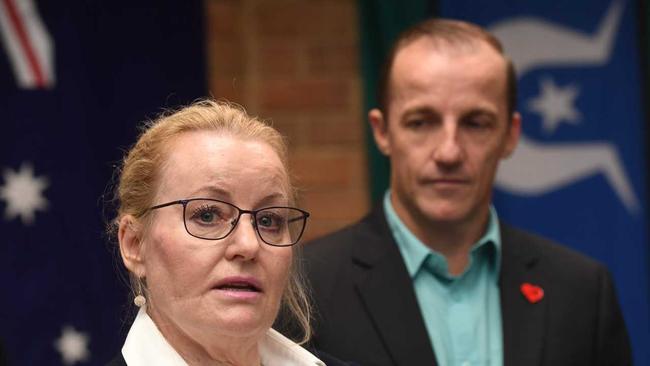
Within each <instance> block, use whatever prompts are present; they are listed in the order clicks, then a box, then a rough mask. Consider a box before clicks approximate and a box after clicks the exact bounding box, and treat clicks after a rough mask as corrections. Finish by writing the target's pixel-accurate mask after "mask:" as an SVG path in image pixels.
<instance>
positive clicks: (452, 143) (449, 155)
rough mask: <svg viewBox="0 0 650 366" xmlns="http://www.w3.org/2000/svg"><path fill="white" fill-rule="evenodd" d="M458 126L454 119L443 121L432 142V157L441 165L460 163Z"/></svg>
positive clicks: (460, 150)
mask: <svg viewBox="0 0 650 366" xmlns="http://www.w3.org/2000/svg"><path fill="white" fill-rule="evenodd" d="M459 137H460V136H459V134H458V126H457V123H456V122H454V121H445V123H444V124H443V126H442V128H441V129H440V131H439V134H438V136H437V141H435V142H434V144H435V147H434V151H433V159H434V160H435V161H436V162H437V163H439V164H442V165H456V164H458V163H460V161H461V160H462V156H463V150H462V148H461V145H460V141H459Z"/></svg>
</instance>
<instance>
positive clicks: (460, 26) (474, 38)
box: [377, 18, 517, 120]
mask: <svg viewBox="0 0 650 366" xmlns="http://www.w3.org/2000/svg"><path fill="white" fill-rule="evenodd" d="M421 38H427V39H430V40H431V41H432V42H433V44H434V46H436V47H437V46H439V47H452V48H461V47H465V46H473V45H475V44H476V43H477V42H485V43H486V44H488V45H489V46H490V47H492V48H493V49H494V50H495V51H497V52H498V53H499V54H500V55H502V56H503V58H504V60H505V61H506V68H507V69H506V82H507V85H506V98H507V100H506V105H507V109H508V117H512V115H513V113H514V112H515V108H516V105H517V75H516V74H515V68H514V65H513V64H512V61H510V59H509V58H508V57H507V56H506V55H505V53H504V52H503V46H502V45H501V42H500V41H499V40H498V39H497V38H496V37H495V36H493V35H492V34H491V33H490V32H488V31H486V30H485V29H483V28H481V27H480V26H478V25H475V24H472V23H468V22H464V21H461V20H454V19H437V18H432V19H427V20H424V21H422V22H420V23H417V24H415V25H413V26H411V27H409V28H407V29H406V30H404V31H403V32H402V33H400V34H399V35H398V36H397V39H396V40H395V43H394V44H393V46H392V48H391V50H390V51H389V53H388V56H387V57H386V61H385V62H384V65H383V68H382V72H381V75H380V79H379V85H378V89H377V98H378V103H379V109H380V110H381V111H382V112H383V113H384V114H387V113H388V104H389V102H390V97H391V96H390V76H391V71H392V68H393V63H394V62H395V57H396V56H397V54H398V53H399V51H400V50H401V49H402V48H404V47H406V46H408V45H409V44H411V43H413V42H415V41H417V40H419V39H421ZM508 120H510V118H508Z"/></svg>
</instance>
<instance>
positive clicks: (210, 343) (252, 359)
mask: <svg viewBox="0 0 650 366" xmlns="http://www.w3.org/2000/svg"><path fill="white" fill-rule="evenodd" d="M147 313H148V314H149V316H150V317H151V319H152V320H153V322H154V324H155V325H156V327H158V330H159V331H160V333H162V335H163V337H165V340H166V341H167V343H169V344H170V345H171V346H172V348H174V350H175V351H176V352H177V353H178V354H179V355H180V356H181V357H182V358H183V360H185V362H187V364H188V365H190V366H193V365H217V366H222V365H223V366H226V365H228V366H231V365H232V366H235V365H236V366H259V365H261V358H260V354H259V348H258V343H259V340H260V338H261V337H263V336H264V334H261V335H260V336H256V337H230V336H227V335H215V334H206V335H205V336H203V337H202V336H200V335H199V336H194V337H192V336H190V335H189V334H188V333H187V332H185V331H183V330H182V329H181V328H180V327H178V326H177V325H176V323H174V322H173V321H171V320H169V319H166V317H165V316H164V315H162V314H161V313H160V312H157V311H155V310H154V309H152V308H148V309H147Z"/></svg>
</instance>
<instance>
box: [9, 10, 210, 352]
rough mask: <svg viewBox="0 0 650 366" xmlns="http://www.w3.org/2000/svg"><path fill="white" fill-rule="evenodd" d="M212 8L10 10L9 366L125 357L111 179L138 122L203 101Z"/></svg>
mask: <svg viewBox="0 0 650 366" xmlns="http://www.w3.org/2000/svg"><path fill="white" fill-rule="evenodd" d="M202 5H203V3H202V2H201V1H199V0H140V1H135V2H131V1H102V2H99V1H82V0H73V1H66V2H64V3H61V2H56V1H55V2H52V1H37V0H2V1H0V36H1V37H0V43H1V45H2V46H1V47H0V121H1V123H0V127H1V128H0V278H2V286H1V288H2V297H1V300H0V345H1V348H2V349H3V353H4V354H5V358H6V360H5V362H6V363H7V364H8V365H103V364H105V363H106V362H107V361H108V360H110V359H111V358H113V356H115V355H116V354H117V353H118V352H119V350H120V348H121V344H122V342H123V339H124V336H125V335H126V331H127V330H128V326H129V324H128V322H129V320H128V319H127V315H128V314H129V312H128V306H127V304H128V299H127V296H126V295H127V288H126V287H125V286H124V285H123V284H122V283H120V281H119V278H120V275H119V273H120V270H121V269H120V267H119V265H118V264H117V263H118V262H117V261H119V259H118V257H117V256H116V253H117V252H116V251H115V248H114V245H115V244H114V243H111V242H109V241H108V240H107V237H106V235H105V234H104V227H105V222H106V220H109V219H110V218H111V215H112V214H113V213H112V212H111V210H110V207H109V208H108V209H105V207H106V206H107V205H108V204H109V202H108V201H109V197H110V185H109V182H110V180H111V177H112V172H113V170H114V165H115V164H117V163H118V162H119V160H120V158H121V156H122V154H123V153H124V151H125V149H127V148H128V146H129V145H130V144H132V143H133V142H134V141H135V137H136V134H137V125H138V122H140V121H142V120H144V119H146V118H152V117H154V116H155V115H156V114H158V113H160V112H161V111H162V109H163V108H173V107H177V106H178V105H180V104H186V103H188V102H190V101H192V100H193V99H195V98H198V97H200V96H202V95H204V94H205V91H206V87H205V72H204V69H205V65H204V63H205V62H204V59H205V58H204V52H203V45H204V39H203V38H204V37H203V11H202ZM1 363H2V361H0V364H1Z"/></svg>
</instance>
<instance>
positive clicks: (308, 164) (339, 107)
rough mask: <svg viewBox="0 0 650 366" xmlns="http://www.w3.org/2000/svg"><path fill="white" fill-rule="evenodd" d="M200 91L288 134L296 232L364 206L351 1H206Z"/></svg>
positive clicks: (336, 223) (341, 219)
mask: <svg viewBox="0 0 650 366" xmlns="http://www.w3.org/2000/svg"><path fill="white" fill-rule="evenodd" d="M205 5H206V32H207V53H208V65H209V70H208V77H209V85H210V92H211V94H212V95H213V96H214V97H215V98H225V99H228V100H231V101H234V102H237V103H240V104H242V105H243V106H245V107H246V109H247V110H248V112H249V113H251V114H254V115H258V116H261V117H263V118H266V119H269V120H271V121H272V122H273V125H274V126H275V127H276V128H277V129H278V130H280V132H282V133H283V134H284V135H285V136H287V137H288V139H289V146H290V158H291V169H292V174H293V176H294V181H295V183H296V184H297V186H298V187H299V188H300V190H301V204H300V206H301V207H303V208H305V209H307V210H309V211H310V212H311V213H312V217H311V219H310V220H311V221H310V223H309V227H308V230H307V232H306V234H305V236H306V239H310V238H314V237H317V236H321V235H323V234H325V233H328V232H330V231H332V230H335V229H337V228H340V227H342V226H344V225H346V224H348V223H351V222H353V221H355V220H357V219H358V218H360V217H361V216H362V215H363V214H364V213H365V212H366V211H367V210H368V207H369V205H368V196H369V194H368V189H367V187H368V182H367V168H366V165H367V163H366V155H365V137H364V128H365V123H366V122H365V118H364V112H363V110H362V97H361V78H360V73H359V39H358V38H359V37H358V21H357V9H356V0H300V1H298V0H274V1H269V0H266V1H265V0H241V1H235V0H206V3H205Z"/></svg>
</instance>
